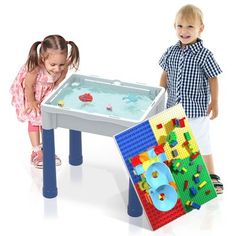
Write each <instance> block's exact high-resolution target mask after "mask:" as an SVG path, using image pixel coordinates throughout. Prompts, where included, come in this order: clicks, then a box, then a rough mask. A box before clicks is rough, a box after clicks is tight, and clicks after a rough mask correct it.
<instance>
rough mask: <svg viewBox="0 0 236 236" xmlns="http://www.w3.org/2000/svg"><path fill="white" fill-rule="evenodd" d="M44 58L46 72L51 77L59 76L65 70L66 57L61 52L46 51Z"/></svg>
mask: <svg viewBox="0 0 236 236" xmlns="http://www.w3.org/2000/svg"><path fill="white" fill-rule="evenodd" d="M46 54H47V56H46V58H42V61H43V63H44V66H45V68H46V70H47V72H48V73H49V74H50V75H51V76H53V77H54V76H60V75H61V73H62V71H63V70H64V69H65V68H66V65H67V64H66V63H67V55H66V53H63V52H61V51H57V50H52V49H48V50H47V52H46Z"/></svg>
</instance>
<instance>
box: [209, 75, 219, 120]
mask: <svg viewBox="0 0 236 236" xmlns="http://www.w3.org/2000/svg"><path fill="white" fill-rule="evenodd" d="M209 83H210V92H211V102H210V104H209V106H208V111H207V114H208V115H210V114H211V117H210V119H211V120H213V119H215V118H216V117H217V116H218V79H217V77H213V78H210V79H209Z"/></svg>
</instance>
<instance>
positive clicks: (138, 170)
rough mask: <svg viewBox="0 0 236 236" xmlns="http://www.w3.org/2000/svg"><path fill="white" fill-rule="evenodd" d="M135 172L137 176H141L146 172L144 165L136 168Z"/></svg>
mask: <svg viewBox="0 0 236 236" xmlns="http://www.w3.org/2000/svg"><path fill="white" fill-rule="evenodd" d="M134 170H135V173H136V174H137V175H141V174H142V173H143V172H144V169H143V165H142V164H140V165H138V166H135V167H134Z"/></svg>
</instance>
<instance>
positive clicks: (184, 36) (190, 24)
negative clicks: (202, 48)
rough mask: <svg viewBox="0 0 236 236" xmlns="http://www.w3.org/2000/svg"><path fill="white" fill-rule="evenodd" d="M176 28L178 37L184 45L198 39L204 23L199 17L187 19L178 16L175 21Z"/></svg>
mask: <svg viewBox="0 0 236 236" xmlns="http://www.w3.org/2000/svg"><path fill="white" fill-rule="evenodd" d="M175 29H176V34H177V37H178V39H179V40H180V41H181V43H182V45H183V46H184V45H188V44H193V43H195V42H196V41H197V38H198V37H199V36H200V34H201V32H202V31H203V29H204V25H203V24H201V22H200V20H199V19H195V20H187V19H184V18H183V17H177V18H176V22H175Z"/></svg>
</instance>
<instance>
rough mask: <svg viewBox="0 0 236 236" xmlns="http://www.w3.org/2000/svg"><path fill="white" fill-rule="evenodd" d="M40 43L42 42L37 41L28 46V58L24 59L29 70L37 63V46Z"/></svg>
mask: <svg viewBox="0 0 236 236" xmlns="http://www.w3.org/2000/svg"><path fill="white" fill-rule="evenodd" d="M40 43H42V42H41V41H37V42H35V43H34V44H33V45H32V46H31V48H30V51H29V55H28V59H27V61H26V65H27V69H28V71H29V72H30V71H32V70H34V69H35V68H36V67H37V66H38V65H39V58H38V52H37V47H38V45H39V44H40Z"/></svg>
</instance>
